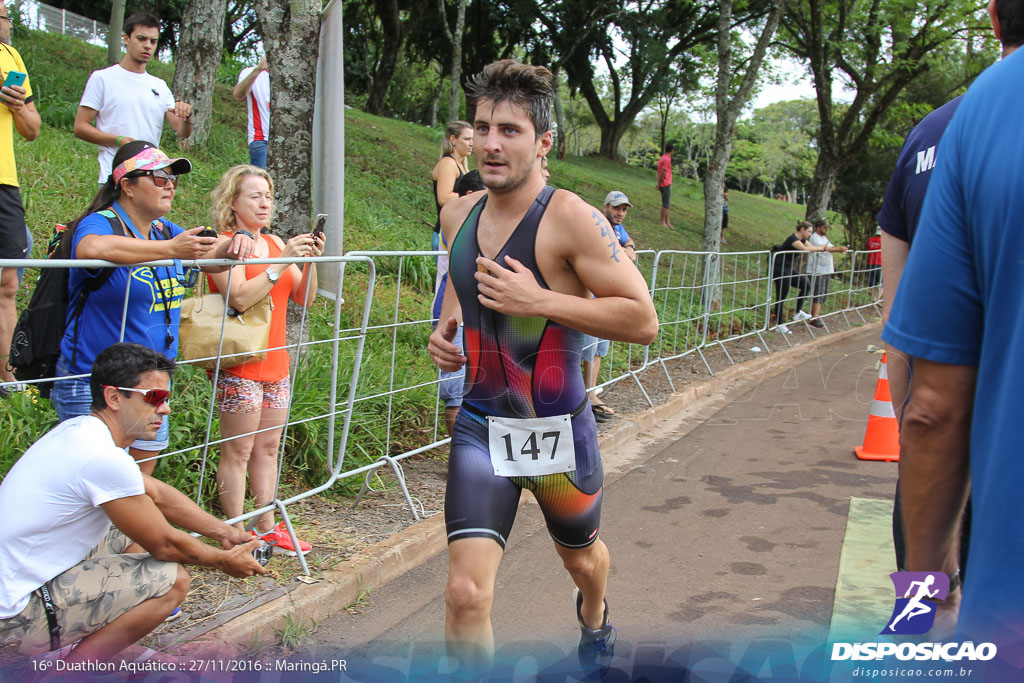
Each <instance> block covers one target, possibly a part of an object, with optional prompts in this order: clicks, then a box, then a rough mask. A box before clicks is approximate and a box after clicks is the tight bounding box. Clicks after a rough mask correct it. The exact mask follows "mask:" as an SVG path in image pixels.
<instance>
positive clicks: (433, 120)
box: [430, 83, 444, 128]
mask: <svg viewBox="0 0 1024 683" xmlns="http://www.w3.org/2000/svg"><path fill="white" fill-rule="evenodd" d="M442 86H443V84H442V83H438V84H437V90H436V91H435V92H434V96H433V97H432V98H431V100H430V127H431V128H434V127H436V126H437V109H438V107H440V106H441V91H442V90H443V89H444V88H443V87H442Z"/></svg>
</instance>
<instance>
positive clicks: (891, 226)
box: [878, 95, 963, 243]
mask: <svg viewBox="0 0 1024 683" xmlns="http://www.w3.org/2000/svg"><path fill="white" fill-rule="evenodd" d="M961 98H963V95H961V96H960V97H954V98H953V99H951V100H950V101H949V102H946V103H945V104H944V105H942V106H941V107H939V108H938V109H936V110H935V111H933V112H932V113H930V114H928V116H926V117H924V118H923V119H921V122H920V123H918V124H917V125H916V126H914V130H912V131H910V134H909V135H907V139H906V140H904V141H903V148H902V149H901V150H900V156H899V159H898V160H897V161H896V168H895V169H894V170H893V172H892V177H891V178H889V187H888V188H886V190H885V201H884V202H883V203H882V210H881V211H879V212H878V225H879V227H881V228H882V230H885V231H886V232H887V233H889V234H890V235H892V236H893V237H896V238H898V239H901V240H903V241H904V242H907V243H910V242H913V241H914V232H916V231H917V223H918V220H919V219H920V217H921V204H922V203H923V202H924V195H925V192H926V191H927V190H928V181H929V180H930V179H931V177H932V168H933V167H934V166H935V161H936V159H938V155H937V153H936V150H937V149H938V146H939V140H940V139H942V134H943V133H944V132H945V130H946V126H948V125H949V120H950V119H952V118H953V113H954V112H955V111H956V109H957V107H959V106H960V100H961Z"/></svg>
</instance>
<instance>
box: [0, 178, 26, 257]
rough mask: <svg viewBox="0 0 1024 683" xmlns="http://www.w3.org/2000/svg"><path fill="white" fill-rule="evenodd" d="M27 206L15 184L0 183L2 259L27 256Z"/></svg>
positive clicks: (0, 253)
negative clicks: (24, 205)
mask: <svg viewBox="0 0 1024 683" xmlns="http://www.w3.org/2000/svg"><path fill="white" fill-rule="evenodd" d="M26 249H28V238H27V237H26V236H25V208H24V207H23V206H22V204H21V192H19V191H18V188H16V187H15V186H14V185H0V259H13V258H25V251H26Z"/></svg>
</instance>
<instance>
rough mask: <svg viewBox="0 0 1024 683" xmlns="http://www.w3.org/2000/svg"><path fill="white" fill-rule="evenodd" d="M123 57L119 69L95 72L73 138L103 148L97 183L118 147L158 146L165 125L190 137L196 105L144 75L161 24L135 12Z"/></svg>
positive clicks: (126, 28) (128, 23) (126, 30)
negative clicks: (135, 142)
mask: <svg viewBox="0 0 1024 683" xmlns="http://www.w3.org/2000/svg"><path fill="white" fill-rule="evenodd" d="M121 37H122V38H123V39H124V43H125V55H124V58H123V59H122V60H121V61H120V63H118V64H114V65H113V66H108V67H107V68H106V69H100V70H98V71H93V72H92V75H91V76H89V82H88V83H86V85H85V92H84V93H82V101H81V102H80V103H79V106H78V113H77V114H76V115H75V135H76V136H77V137H79V138H81V139H82V140H85V141H86V142H91V143H93V144H94V145H99V148H100V149H99V155H98V159H99V162H100V175H99V182H100V183H101V184H102V183H105V182H106V181H107V176H109V175H110V162H111V161H112V160H113V159H114V154H115V153H116V152H117V148H118V147H120V146H121V145H123V144H125V143H128V142H131V141H132V140H145V141H146V142H151V143H152V144H154V145H156V146H157V147H159V146H160V136H161V134H162V133H163V127H164V121H166V122H167V125H169V126H170V127H171V128H173V129H174V132H175V133H177V134H178V135H179V136H180V137H183V138H187V137H188V136H189V135H191V134H192V105H191V104H189V103H188V102H175V101H174V95H172V94H171V90H170V88H168V87H167V84H166V83H165V82H164V81H163V80H162V79H160V78H157V77H156V76H152V75H150V74H148V73H146V65H147V64H148V63H149V60H150V59H152V58H153V55H155V54H156V50H157V44H158V43H159V41H160V20H159V19H157V18H156V17H154V16H153V15H152V14H149V13H147V12H136V13H135V14H133V15H131V16H130V17H128V19H126V20H125V22H124V34H123V35H122V36H121Z"/></svg>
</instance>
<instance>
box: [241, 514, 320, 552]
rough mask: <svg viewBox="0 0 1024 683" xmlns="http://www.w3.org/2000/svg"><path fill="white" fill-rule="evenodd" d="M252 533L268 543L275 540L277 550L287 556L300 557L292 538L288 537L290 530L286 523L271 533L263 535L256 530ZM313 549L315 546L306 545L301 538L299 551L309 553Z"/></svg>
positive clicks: (281, 523)
mask: <svg viewBox="0 0 1024 683" xmlns="http://www.w3.org/2000/svg"><path fill="white" fill-rule="evenodd" d="M251 533H252V535H253V536H259V537H260V538H262V539H263V540H264V541H267V542H268V543H269V542H270V541H271V540H273V541H274V545H275V549H279V550H280V551H281V552H283V553H284V554H285V555H291V556H292V557H295V556H296V555H298V553H297V552H295V546H293V545H292V537H291V536H289V535H288V529H287V527H285V525H284V522H278V524H277V526H275V527H274V528H273V529H271V530H270V531H265V532H263V533H262V534H258V533H256V531H255V530H253V531H252V532H251ZM312 547H313V546H311V545H310V544H308V543H306V542H305V541H303V540H302V539H301V538H300V539H299V549H300V550H301V551H302V552H304V553H308V552H309V549H310V548H312Z"/></svg>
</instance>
